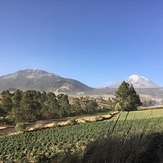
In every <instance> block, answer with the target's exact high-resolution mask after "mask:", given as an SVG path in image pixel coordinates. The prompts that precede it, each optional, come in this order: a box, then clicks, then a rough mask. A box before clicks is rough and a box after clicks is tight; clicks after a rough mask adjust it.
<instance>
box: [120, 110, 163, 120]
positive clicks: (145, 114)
mask: <svg viewBox="0 0 163 163" xmlns="http://www.w3.org/2000/svg"><path fill="white" fill-rule="evenodd" d="M126 115H127V112H122V114H121V116H120V120H123V119H124V118H125V117H126ZM150 118H163V109H157V110H142V111H132V112H130V113H129V115H128V117H127V119H128V120H134V119H150Z"/></svg>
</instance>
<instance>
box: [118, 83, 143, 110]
mask: <svg viewBox="0 0 163 163" xmlns="http://www.w3.org/2000/svg"><path fill="white" fill-rule="evenodd" d="M115 97H116V98H115V109H116V110H124V111H133V110H137V107H138V106H140V105H141V104H142V103H141V101H140V97H139V95H138V94H137V92H136V91H135V89H134V87H133V85H130V84H129V83H126V82H125V81H123V82H122V84H121V85H120V86H119V88H118V90H117V91H116V92H115Z"/></svg>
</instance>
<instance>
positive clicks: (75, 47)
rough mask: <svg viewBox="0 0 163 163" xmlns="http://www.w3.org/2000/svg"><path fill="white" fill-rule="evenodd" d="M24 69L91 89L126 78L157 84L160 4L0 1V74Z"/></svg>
mask: <svg viewBox="0 0 163 163" xmlns="http://www.w3.org/2000/svg"><path fill="white" fill-rule="evenodd" d="M27 68H38V69H43V70H46V71H49V72H53V73H56V74H58V75H61V76H63V77H68V78H74V79H77V80H80V81H81V82H83V83H85V84H87V85H89V86H92V87H100V86H106V85H110V84H113V83H115V82H118V81H121V80H123V79H125V78H127V77H128V76H130V75H132V74H138V75H142V76H145V77H148V78H150V79H151V80H153V81H155V82H156V83H157V84H160V85H163V77H162V71H163V1H162V0H157V1H153V0H136V1H133V0H123V1H122V0H46V1H45V0H28V1H27V0H7V1H0V75H4V74H8V73H12V72H15V71H17V70H20V69H27Z"/></svg>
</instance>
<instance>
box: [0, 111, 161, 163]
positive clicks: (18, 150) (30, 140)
mask: <svg viewBox="0 0 163 163" xmlns="http://www.w3.org/2000/svg"><path fill="white" fill-rule="evenodd" d="M158 112H159V115H160V116H158ZM133 117H134V118H133ZM140 117H145V119H144V118H140ZM162 131H163V110H161V109H160V110H156V111H153V112H152V116H151V113H150V111H136V112H132V113H126V112H124V113H122V115H121V116H120V117H118V118H117V119H116V118H115V119H113V120H112V121H103V122H93V123H85V124H78V125H71V126H65V127H56V128H50V129H42V130H38V131H33V132H25V133H22V134H19V135H17V136H8V137H3V138H1V139H0V151H1V153H0V160H2V161H4V162H37V163H40V162H41V161H42V162H50V161H51V162H54V160H55V162H57V161H58V162H73V161H74V162H80V161H81V158H82V157H83V152H84V151H85V150H84V149H85V147H86V146H87V144H89V143H90V142H92V141H94V140H96V139H100V138H106V137H108V136H111V137H116V138H122V137H123V138H125V137H129V135H138V134H139V135H141V133H143V134H147V133H153V132H162Z"/></svg>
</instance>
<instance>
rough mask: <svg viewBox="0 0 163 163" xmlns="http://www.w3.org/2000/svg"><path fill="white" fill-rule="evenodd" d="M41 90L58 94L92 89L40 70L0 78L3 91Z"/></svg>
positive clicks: (27, 70) (23, 71)
mask: <svg viewBox="0 0 163 163" xmlns="http://www.w3.org/2000/svg"><path fill="white" fill-rule="evenodd" d="M7 89H9V90H14V89H21V90H29V89H34V90H39V91H52V92H56V93H62V92H64V93H69V94H71V93H77V92H78V93H82V92H84V91H89V90H92V88H91V87H89V86H87V85H85V84H83V83H81V82H79V81H77V80H74V79H67V78H63V77H61V76H59V75H56V74H53V73H49V72H46V71H43V70H38V69H26V70H20V71H18V72H15V73H12V74H8V75H4V76H1V77H0V91H2V90H7Z"/></svg>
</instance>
